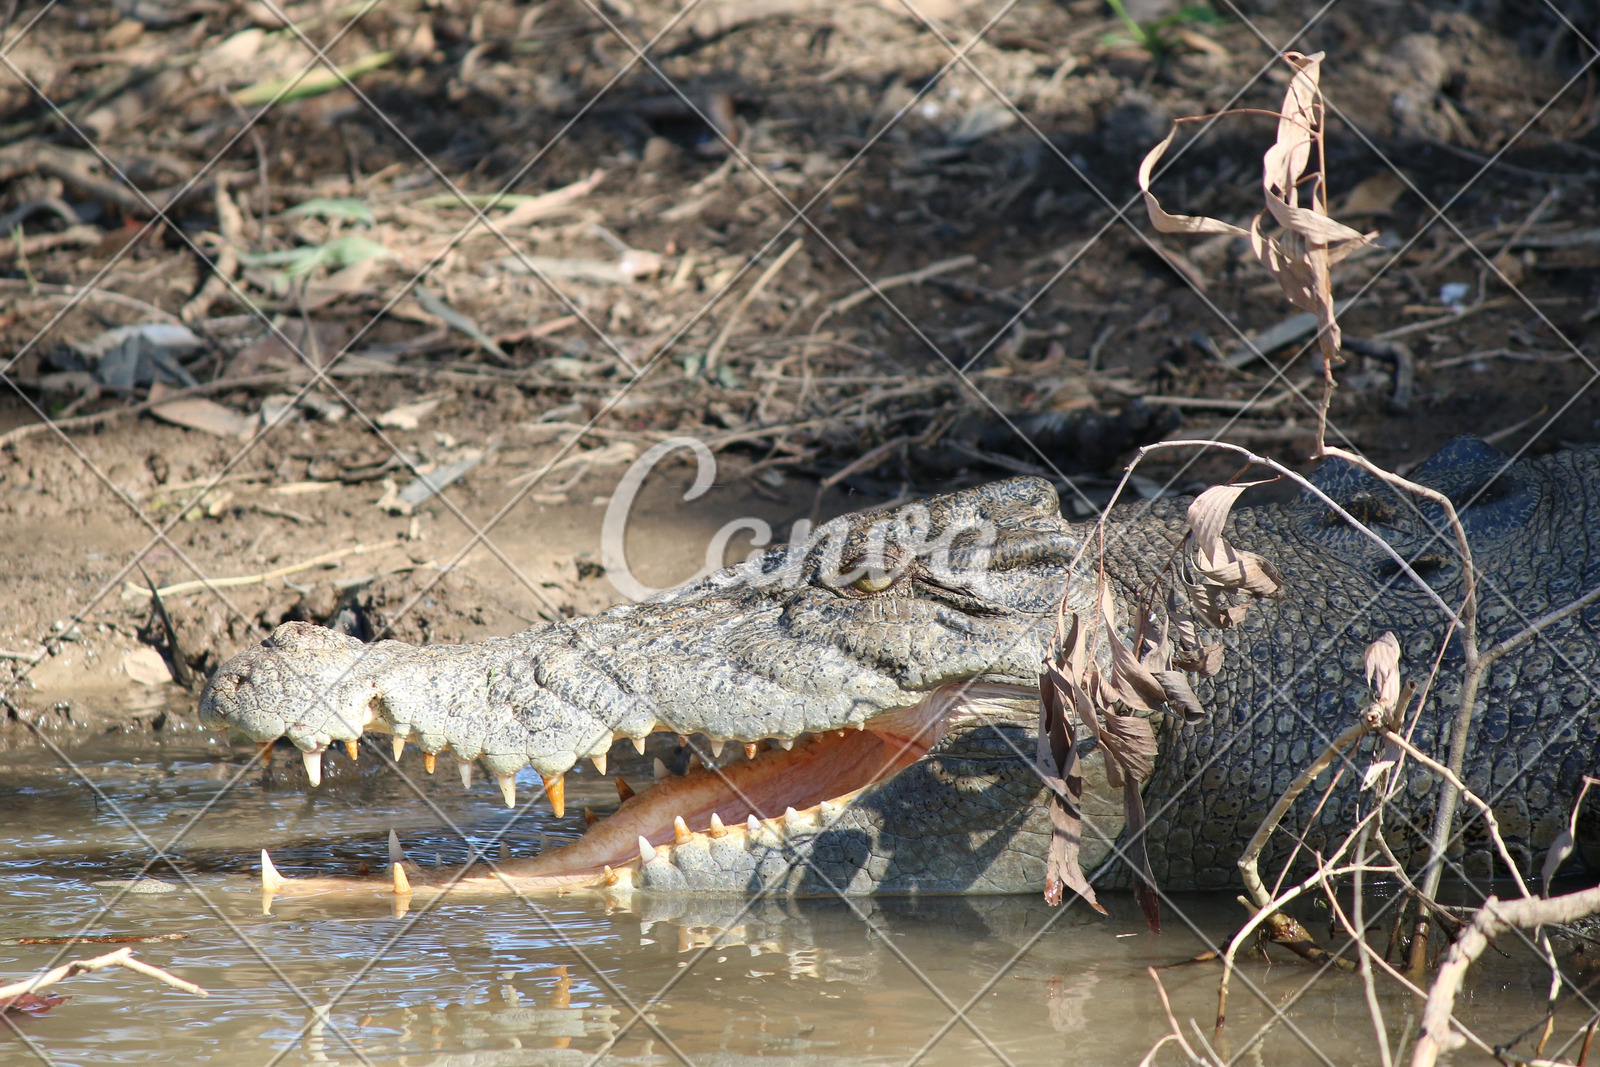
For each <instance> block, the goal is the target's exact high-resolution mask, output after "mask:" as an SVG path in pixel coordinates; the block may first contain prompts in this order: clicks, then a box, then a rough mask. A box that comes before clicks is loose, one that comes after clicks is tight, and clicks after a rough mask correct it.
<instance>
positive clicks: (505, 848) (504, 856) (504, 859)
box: [500, 841, 511, 863]
mask: <svg viewBox="0 0 1600 1067" xmlns="http://www.w3.org/2000/svg"><path fill="white" fill-rule="evenodd" d="M510 860H511V846H510V845H508V844H506V843H505V842H504V841H502V842H500V862H501V863H508V862H510Z"/></svg>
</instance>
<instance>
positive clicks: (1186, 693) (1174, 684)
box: [1156, 646, 1220, 725]
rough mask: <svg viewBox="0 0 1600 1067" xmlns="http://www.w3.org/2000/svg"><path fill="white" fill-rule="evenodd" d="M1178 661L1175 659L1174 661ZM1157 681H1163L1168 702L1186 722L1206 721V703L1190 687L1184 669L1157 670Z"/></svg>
mask: <svg viewBox="0 0 1600 1067" xmlns="http://www.w3.org/2000/svg"><path fill="white" fill-rule="evenodd" d="M1219 647H1220V646H1219ZM1176 662H1177V661H1176V660H1174V663H1176ZM1156 681H1158V682H1160V683H1161V688H1162V689H1163V690H1164V691H1165V692H1166V694H1167V703H1168V704H1170V705H1172V706H1174V707H1175V708H1177V710H1178V713H1179V714H1180V715H1182V716H1183V721H1184V722H1186V723H1189V724H1191V725H1192V724H1194V723H1197V722H1204V721H1205V719H1206V709H1205V705H1203V704H1201V703H1200V698H1199V697H1197V696H1195V695H1194V689H1193V688H1192V687H1190V685H1189V679H1187V678H1185V677H1184V676H1183V672H1182V671H1157V672H1156Z"/></svg>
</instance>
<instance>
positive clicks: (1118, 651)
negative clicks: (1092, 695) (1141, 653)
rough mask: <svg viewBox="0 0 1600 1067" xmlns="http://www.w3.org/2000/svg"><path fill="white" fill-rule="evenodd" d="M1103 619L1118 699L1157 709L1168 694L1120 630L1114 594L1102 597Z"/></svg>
mask: <svg viewBox="0 0 1600 1067" xmlns="http://www.w3.org/2000/svg"><path fill="white" fill-rule="evenodd" d="M1100 619H1101V622H1102V623H1103V624H1104V626H1105V634H1106V641H1107V643H1108V644H1109V645H1110V646H1111V691H1112V693H1114V694H1115V697H1116V699H1117V700H1119V701H1121V702H1122V703H1124V704H1126V705H1128V707H1130V708H1136V709H1138V710H1139V711H1154V710H1156V709H1157V708H1159V707H1161V705H1162V704H1164V703H1166V699H1167V695H1166V693H1165V692H1164V691H1163V690H1162V688H1161V683H1160V682H1158V681H1156V679H1155V676H1154V675H1152V674H1151V673H1150V672H1149V671H1148V670H1146V669H1145V668H1144V665H1143V664H1141V663H1140V662H1139V660H1138V658H1137V657H1135V656H1134V654H1133V649H1131V648H1129V647H1128V645H1127V643H1126V642H1125V641H1123V640H1122V635H1121V634H1119V633H1117V624H1116V619H1115V617H1114V615H1113V610H1112V606H1111V596H1110V594H1109V593H1104V594H1102V595H1101V598H1100Z"/></svg>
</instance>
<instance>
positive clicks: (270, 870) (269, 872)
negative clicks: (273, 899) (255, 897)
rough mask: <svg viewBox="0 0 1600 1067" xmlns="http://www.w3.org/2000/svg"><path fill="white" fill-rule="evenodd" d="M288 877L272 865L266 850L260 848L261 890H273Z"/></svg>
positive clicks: (267, 891) (269, 891)
mask: <svg viewBox="0 0 1600 1067" xmlns="http://www.w3.org/2000/svg"><path fill="white" fill-rule="evenodd" d="M287 881H288V879H287V878H285V877H284V876H283V875H281V874H279V873H278V868H276V867H274V866H273V865H272V857H271V856H269V855H267V850H266V849H262V850H261V889H262V891H263V892H266V893H272V892H275V891H276V890H277V889H278V887H279V886H281V885H283V883H284V882H287Z"/></svg>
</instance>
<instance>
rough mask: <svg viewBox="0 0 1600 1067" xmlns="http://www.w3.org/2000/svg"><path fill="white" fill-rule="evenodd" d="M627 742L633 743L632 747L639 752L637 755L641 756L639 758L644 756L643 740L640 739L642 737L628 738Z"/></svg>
mask: <svg viewBox="0 0 1600 1067" xmlns="http://www.w3.org/2000/svg"><path fill="white" fill-rule="evenodd" d="M628 740H629V741H632V742H633V747H634V748H636V749H638V750H639V755H641V756H642V755H644V738H642V737H630V738H628Z"/></svg>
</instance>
